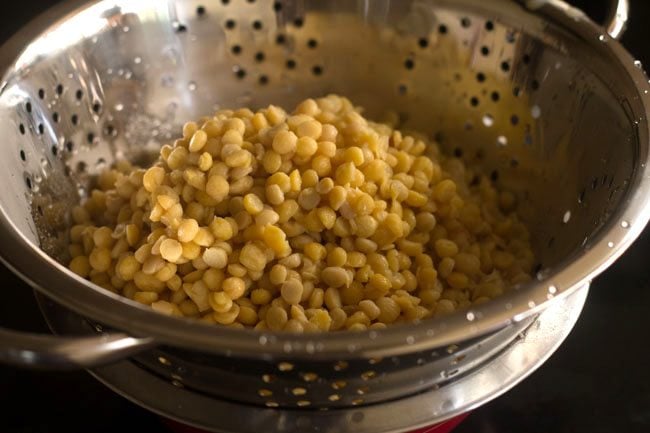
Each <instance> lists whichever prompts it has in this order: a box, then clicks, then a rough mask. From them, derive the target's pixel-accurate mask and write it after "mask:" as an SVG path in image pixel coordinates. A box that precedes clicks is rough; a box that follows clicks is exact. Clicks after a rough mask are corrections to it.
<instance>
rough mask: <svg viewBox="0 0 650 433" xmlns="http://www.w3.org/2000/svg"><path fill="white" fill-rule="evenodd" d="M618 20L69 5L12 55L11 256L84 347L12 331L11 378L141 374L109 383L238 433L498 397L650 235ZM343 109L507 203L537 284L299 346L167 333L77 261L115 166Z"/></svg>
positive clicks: (4, 54) (50, 15)
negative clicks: (503, 193)
mask: <svg viewBox="0 0 650 433" xmlns="http://www.w3.org/2000/svg"><path fill="white" fill-rule="evenodd" d="M626 6H627V2H626V1H623V0H621V1H619V4H618V6H617V7H616V8H615V10H614V14H613V19H612V23H611V24H610V26H609V28H608V30H605V29H603V28H601V27H600V26H598V25H596V24H594V23H593V22H591V21H590V20H589V19H588V18H587V17H585V16H584V15H583V14H582V13H581V12H579V11H577V10H575V9H573V8H571V7H569V6H568V5H566V4H565V3H564V2H562V1H560V0H547V1H511V0H482V1H476V0H408V1H406V0H405V1H391V0H357V1H351V0H330V1H315V0H314V1H307V0H285V1H275V2H274V1H271V0H230V1H227V0H220V1H217V0H202V1H198V0H177V1H173V0H169V1H146V0H128V1H127V0H104V1H97V2H92V3H89V4H83V5H82V2H79V1H68V2H65V3H63V4H62V5H60V6H59V7H58V8H56V9H53V10H51V11H49V12H47V13H46V14H44V15H43V16H42V17H41V18H39V19H38V20H36V21H34V22H33V23H32V24H30V25H29V26H28V27H26V28H25V29H24V30H23V31H22V32H21V33H19V34H18V35H17V36H16V37H15V38H14V39H13V40H12V41H10V42H9V43H8V44H7V45H6V46H5V47H3V49H2V51H1V52H0V62H2V66H3V68H4V69H6V73H5V75H4V79H3V82H2V85H1V87H0V128H1V130H2V131H3V132H4V148H3V158H2V159H1V160H0V179H2V181H3V188H2V189H0V254H1V255H2V259H3V261H4V262H5V264H7V265H8V266H9V267H10V268H12V269H13V270H14V271H15V272H17V273H18V274H20V275H21V276H22V277H23V278H24V279H25V280H26V281H27V282H29V283H30V284H31V285H32V286H33V287H34V288H36V289H37V290H38V291H39V292H40V293H41V295H39V296H40V299H41V304H42V306H43V310H44V313H45V315H46V317H47V318H48V320H49V321H50V323H51V326H52V328H53V329H54V330H56V331H57V332H60V333H62V334H88V335H84V336H81V337H65V338H64V337H46V336H34V335H24V334H20V333H16V332H12V331H8V330H3V331H0V358H1V359H3V360H5V361H8V362H14V363H19V364H23V365H32V366H44V367H50V368H52V367H71V366H84V367H92V366H96V365H99V364H105V363H109V362H112V361H115V360H117V359H123V358H127V357H129V360H128V361H123V362H121V363H119V364H116V365H115V366H111V367H103V368H101V369H98V370H95V374H97V375H98V377H100V378H101V379H102V380H104V381H105V382H107V383H108V384H109V385H110V386H112V387H113V388H115V389H116V390H118V391H120V392H123V393H124V394H125V395H127V396H129V397H130V398H132V399H134V400H136V401H138V402H139V403H141V404H143V405H145V406H147V407H150V408H151V409H153V410H156V411H158V412H161V413H164V414H166V415H168V416H172V417H175V418H178V419H180V420H182V421H185V422H189V423H193V424H196V425H200V426H202V427H206V428H210V429H212V430H215V431H224V432H230V431H245V432H257V431H260V429H261V426H271V427H270V428H271V430H273V429H275V430H277V431H296V430H299V431H325V432H329V431H331V432H334V431H345V430H348V429H350V428H353V429H354V431H356V432H366V431H367V432H388V431H391V432H393V431H395V432H398V431H404V430H405V429H407V428H410V427H415V426H418V425H424V424H426V423H433V422H437V421H441V420H443V419H445V418H447V417H449V416H452V415H453V414H456V413H459V412H462V411H464V410H468V409H470V408H471V407H474V406H476V405H478V404H480V403H482V402H484V401H486V400H488V399H490V398H493V397H495V396H496V395H498V394H500V393H501V392H503V391H505V390H506V389H508V388H509V387H511V386H513V385H514V384H515V383H516V382H517V381H519V380H521V379H522V378H523V377H525V375H526V374H528V373H530V372H531V371H532V370H533V369H534V368H536V367H537V366H538V365H539V364H540V363H541V362H543V361H544V360H545V359H546V358H547V357H548V356H549V355H550V353H552V351H553V350H554V349H555V348H556V347H557V345H558V344H559V343H560V342H561V341H562V340H563V338H564V336H566V334H567V333H568V331H569V330H570V329H571V327H572V326H573V323H574V322H575V319H576V318H577V315H578V313H579V311H580V309H581V307H582V304H583V302H584V297H585V295H586V290H587V287H588V285H589V282H590V280H591V279H592V278H593V277H595V276H596V275H597V274H598V273H600V272H602V271H603V270H604V269H605V268H606V267H607V266H608V265H609V264H611V263H612V262H613V261H614V260H615V259H616V258H617V257H618V256H620V254H622V253H623V251H624V250H625V249H626V248H627V247H628V246H629V245H630V244H631V242H632V241H633V240H634V239H635V238H636V237H637V236H638V234H639V233H640V232H641V230H642V229H643V227H644V226H645V225H646V222H647V220H648V218H649V217H650V215H649V211H650V206H649V203H650V196H649V194H648V189H649V188H650V170H649V169H648V167H647V166H646V163H647V161H648V158H649V155H648V147H649V143H650V135H649V127H648V123H647V113H648V104H649V102H650V99H649V96H648V91H649V89H650V87H649V86H648V80H647V78H646V76H645V74H644V73H643V71H642V69H641V65H640V64H639V63H638V62H635V61H634V60H633V59H632V57H630V56H629V55H628V54H627V53H626V52H625V50H624V49H623V48H622V47H621V46H620V45H619V44H618V43H617V42H616V41H615V40H614V39H615V37H616V36H617V35H618V34H619V33H620V32H621V31H622V27H623V24H624V22H625V17H626V13H627V8H626ZM23 47H26V48H24V50H22V51H21V49H22V48H23ZM330 92H334V93H339V94H342V95H345V96H348V97H350V98H351V99H352V100H353V101H354V102H355V103H356V104H358V105H361V106H364V107H365V108H366V115H367V116H369V117H371V118H374V119H377V120H381V119H382V116H385V115H386V113H387V112H388V111H396V112H397V113H398V115H399V119H400V124H401V128H404V129H413V130H417V131H421V132H423V133H426V134H429V135H430V136H431V137H433V138H435V139H436V140H437V141H438V142H439V143H441V145H442V146H443V147H444V148H445V149H446V150H447V151H448V152H450V153H454V154H455V155H456V156H459V157H462V158H463V159H464V160H465V161H466V163H467V164H469V165H476V166H479V167H481V170H483V171H484V172H485V173H489V174H490V176H491V178H492V180H493V182H495V183H496V184H498V185H500V186H501V187H503V188H507V189H509V190H512V191H513V192H515V193H516V194H517V196H518V200H519V202H520V204H521V205H520V209H521V214H522V216H523V217H524V219H525V220H526V222H527V223H528V225H529V227H530V230H531V233H532V235H533V238H534V243H535V250H536V254H537V257H538V259H539V266H538V272H537V278H536V279H535V281H534V282H533V283H530V284H528V285H525V286H521V287H517V288H515V289H514V290H512V291H510V292H509V293H507V294H506V295H504V296H503V297H501V298H499V299H497V300H494V301H492V302H489V303H487V304H484V305H481V306H479V307H476V308H473V309H472V310H470V311H464V312H459V313H456V314H454V315H452V316H449V317H446V318H444V319H435V320H431V321H426V322H423V323H420V324H415V325H403V326H395V327H393V328H389V329H387V330H382V331H369V332H364V333H336V334H328V335H304V336H295V335H285V334H273V333H257V332H252V331H241V330H233V329H226V328H220V327H214V326H206V325H202V324H199V323H194V322H192V321H189V320H181V319H176V318H170V317H166V316H163V315H159V314H157V313H154V312H153V311H150V310H149V309H148V308H144V307H142V306H140V305H137V304H135V303H133V302H130V301H128V300H125V299H122V298H120V297H118V296H116V295H114V294H112V293H109V292H107V291H105V290H103V289H101V288H99V287H96V286H94V285H92V284H91V283H89V282H88V281H85V280H83V279H80V278H78V277H76V276H75V275H73V274H72V273H70V272H69V271H67V269H66V268H65V266H64V265H62V264H61V261H62V260H63V259H64V256H63V254H62V251H64V250H65V239H63V238H62V237H61V236H60V235H59V233H61V232H62V231H63V229H64V228H65V227H66V223H67V218H66V215H67V210H68V209H69V208H70V206H71V205H72V204H73V203H75V202H77V201H78V200H79V197H80V196H83V195H84V193H85V192H86V191H87V187H88V183H89V180H90V179H91V178H92V175H93V174H96V173H97V172H98V171H100V170H101V169H103V168H104V167H106V166H107V165H110V164H111V163H112V162H113V161H115V159H116V158H122V157H127V158H131V159H139V158H142V157H143V155H146V154H147V153H148V152H149V151H151V150H154V149H156V148H158V147H159V146H160V145H161V144H163V143H165V142H167V141H169V140H171V139H172V138H173V137H174V135H176V134H178V131H180V125H181V124H182V123H183V122H184V121H186V120H189V119H192V118H197V117H199V116H201V115H203V114H205V113H209V112H211V111H212V110H214V109H216V108H218V107H234V106H251V107H260V106H263V105H266V104H269V103H274V104H281V105H284V106H286V107H290V106H291V105H293V104H295V103H296V102H297V101H299V100H301V99H303V98H305V97H309V96H319V95H323V94H326V93H330ZM43 296H44V297H43ZM107 330H109V331H107ZM125 333H128V335H126V334H125ZM97 334H99V335H97ZM334 409H336V410H334Z"/></svg>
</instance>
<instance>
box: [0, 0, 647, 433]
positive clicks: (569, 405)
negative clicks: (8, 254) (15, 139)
mask: <svg viewBox="0 0 650 433" xmlns="http://www.w3.org/2000/svg"><path fill="white" fill-rule="evenodd" d="M206 1H208V0H206ZM209 1H216V0H209ZM631 2H632V11H633V14H632V19H631V23H630V27H629V30H628V32H627V34H626V36H625V38H624V43H625V45H626V46H627V47H628V49H629V50H630V51H631V52H632V53H634V54H635V55H636V56H637V58H639V59H641V60H643V61H644V64H649V63H648V61H650V48H648V46H647V44H648V39H650V38H649V36H650V34H649V33H648V30H647V27H646V26H647V24H646V23H647V22H648V19H649V18H650V2H648V1H647V0H631ZM54 3H56V1H53V0H24V1H23V2H21V3H20V5H23V6H18V5H17V4H16V3H13V2H12V3H11V4H12V5H13V6H12V7H10V8H7V9H3V12H2V14H0V23H1V24H2V25H1V26H0V40H1V41H3V40H5V39H6V38H7V37H8V36H9V35H11V34H12V33H13V32H14V31H16V30H17V29H18V28H19V27H20V26H21V25H23V24H24V23H25V22H26V21H28V20H29V18H30V17H32V16H33V15H34V14H36V13H38V11H39V10H42V9H44V8H45V7H47V6H48V5H51V4H54ZM574 3H577V4H580V5H581V6H583V7H587V8H588V9H589V10H590V12H591V13H593V14H594V15H595V16H599V15H602V14H603V12H602V11H603V4H604V3H606V2H604V1H588V0H584V1H581V2H578V1H576V2H574ZM8 5H9V4H5V3H3V6H5V7H8ZM649 253H650V232H649V231H646V233H645V234H644V235H643V236H642V237H641V239H639V241H637V243H636V244H635V245H634V246H633V247H632V248H631V250H630V251H628V252H627V253H626V254H625V256H624V257H623V258H622V259H621V260H619V261H618V262H617V263H616V264H615V265H614V266H613V267H612V268H611V269H610V270H608V271H607V272H606V273H605V274H604V275H603V276H602V277H600V278H599V279H597V280H596V282H595V283H594V285H593V288H592V290H591V294H590V295H589V299H588V301H587V305H586V307H585V310H584V313H583V314H582V316H581V318H580V320H579V322H578V324H577V326H576V327H575V329H574V331H573V332H572V333H571V335H570V336H569V338H568V339H567V341H566V342H565V343H564V344H563V345H562V346H561V348H560V349H559V350H558V351H557V352H556V353H555V354H554V355H553V357H552V358H551V359H550V360H549V361H548V362H547V363H546V364H544V365H543V366H542V367H541V368H540V369H539V370H538V371H537V372H535V373H533V375H532V376H531V377H529V378H528V379H526V380H525V381H524V382H522V383H521V384H520V385H518V386H517V387H516V388H515V389H513V390H512V391H510V392H508V393H507V394H506V395H504V396H503V397H501V398H499V399H497V400H495V401H493V402H491V403H489V404H487V405H485V406H483V407H481V408H480V409H478V410H476V411H474V412H473V413H472V414H471V415H470V416H469V418H468V419H467V420H466V421H465V422H464V423H463V424H462V425H461V426H460V427H459V428H458V429H457V430H456V431H455V433H565V432H566V433H574V432H578V433H582V432H585V433H601V432H602V433H615V432H621V433H637V432H638V433H648V432H650V355H649V352H648V350H647V342H646V340H645V336H646V335H647V330H648V329H650V313H649V312H648V310H649V307H650V274H649V272H648V266H647V262H646V260H647V254H649ZM0 281H2V286H1V290H2V292H3V294H2V296H0V324H2V325H6V326H11V327H15V328H19V329H25V330H31V331H43V332H45V331H46V330H47V328H46V326H45V324H44V322H43V320H42V318H41V317H40V314H39V312H38V310H37V308H36V306H35V303H34V299H33V295H32V293H31V291H30V289H29V288H28V287H27V286H25V285H24V284H23V283H21V281H19V280H18V278H16V277H14V276H13V275H12V274H11V273H10V272H9V271H8V270H6V269H4V268H2V267H0ZM0 415H1V417H0V433H28V432H29V433H31V432H39V433H40V432H52V433H59V432H61V433H82V432H83V433H86V432H93V433H109V432H111V433H112V432H121V431H132V430H134V431H138V432H140V433H154V432H156V433H157V432H164V431H166V430H165V427H164V426H163V425H162V424H161V423H160V421H159V420H158V418H157V417H155V416H153V415H151V414H149V413H148V412H146V411H144V410H142V409H140V408H138V407H136V406H135V405H133V404H131V403H129V402H127V401H126V400H124V399H122V398H121V397H118V396H117V395H115V394H114V393H113V392H111V391H110V390H108V389H107V388H105V387H104V386H103V385H101V384H99V383H98V382H97V381H95V380H94V379H93V378H92V377H90V376H89V375H88V374H87V373H85V372H73V373H60V372H58V373H48V372H34V371H25V370H18V369H14V368H10V367H3V366H0Z"/></svg>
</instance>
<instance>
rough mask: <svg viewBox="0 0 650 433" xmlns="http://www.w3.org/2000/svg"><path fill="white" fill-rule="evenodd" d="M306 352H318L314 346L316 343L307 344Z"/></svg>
mask: <svg viewBox="0 0 650 433" xmlns="http://www.w3.org/2000/svg"><path fill="white" fill-rule="evenodd" d="M305 350H306V351H307V353H314V352H315V351H316V346H314V343H312V342H309V343H307V344H305Z"/></svg>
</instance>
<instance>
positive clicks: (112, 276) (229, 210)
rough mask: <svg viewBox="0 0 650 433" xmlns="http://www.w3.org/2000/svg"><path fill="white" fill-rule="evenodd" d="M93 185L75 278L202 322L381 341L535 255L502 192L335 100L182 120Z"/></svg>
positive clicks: (428, 146)
mask: <svg viewBox="0 0 650 433" xmlns="http://www.w3.org/2000/svg"><path fill="white" fill-rule="evenodd" d="M97 185H98V188H97V189H95V190H93V191H92V193H91V194H90V195H89V198H88V199H87V200H86V201H85V202H84V203H82V204H81V205H79V206H77V207H75V208H74V209H72V211H71V217H72V221H73V222H74V224H75V225H73V226H72V227H71V229H70V236H69V238H70V242H71V244H70V247H69V251H70V258H71V260H70V262H69V268H70V270H72V271H73V272H75V273H76V274H78V275H79V276H81V277H83V278H88V279H89V280H91V281H92V282H94V283H95V284H98V285H100V286H102V287H105V288H108V289H110V290H113V291H115V292H118V293H120V294H122V295H123V296H126V297H128V298H130V299H132V300H135V301H136V302H140V303H142V304H146V305H150V306H151V307H152V308H153V309H154V310H155V311H158V312H160V313H162V314H168V315H171V316H186V317H194V318H196V319H199V320H201V321H202V322H205V323H212V324H221V325H227V326H234V327H247V328H252V329H260V330H272V331H283V330H284V331H288V332H298V333H302V332H317V331H338V330H346V329H347V330H365V329H380V328H383V327H385V326H386V325H389V324H392V323H401V322H413V321H418V320H422V319H426V318H428V317H435V316H440V315H445V314H449V313H452V312H454V311H457V310H459V309H462V308H467V307H468V306H471V305H473V304H481V303H483V302H486V301H488V300H489V299H491V298H493V297H495V296H499V295H500V294H502V293H503V292H504V291H506V290H508V288H510V287H511V286H513V285H514V284H519V283H523V282H526V281H528V280H529V279H530V274H531V272H532V268H533V263H534V259H535V258H534V255H533V253H532V250H531V247H530V242H529V234H528V231H527V229H526V227H525V226H524V225H523V224H522V223H521V222H520V220H519V218H518V216H517V213H516V210H517V200H516V197H515V196H514V195H513V194H512V193H510V192H507V191H498V190H497V189H496V187H495V186H494V185H493V183H492V182H491V181H490V179H489V178H487V177H486V176H484V175H482V174H481V173H479V172H477V171H475V170H473V169H472V168H470V167H466V166H465V165H464V164H463V162H462V161H461V160H459V159H457V158H451V157H447V156H445V155H443V154H442V153H441V152H440V150H439V149H438V146H437V144H436V143H435V142H431V141H428V140H426V139H425V138H421V137H418V136H410V135H406V134H404V133H402V132H400V131H399V130H396V129H393V128H392V127H390V126H388V125H384V124H379V123H374V122H372V121H370V120H367V119H365V118H364V117H363V116H362V115H361V111H360V109H358V108H356V107H355V106H353V105H352V103H351V102H350V101H349V100H348V99H346V98H343V97H340V96H336V95H329V96H327V97H324V98H320V99H308V100H306V101H304V102H302V103H301V104H299V105H298V106H297V108H296V110H295V111H294V112H293V113H289V112H286V111H284V110H283V109H281V108H279V107H275V106H269V107H268V108H265V109H261V110H258V111H257V112H255V113H253V112H252V111H250V110H248V109H242V110H236V111H232V110H222V111H219V112H217V113H216V114H215V115H214V116H213V117H209V118H204V119H202V121H201V122H189V123H187V124H185V125H184V127H183V131H182V138H181V139H179V140H176V141H175V142H174V143H173V144H170V145H165V146H163V148H162V149H161V151H160V157H159V158H158V160H157V161H156V162H155V163H154V164H153V166H151V167H149V168H147V169H143V168H139V167H135V166H133V165H131V164H129V163H125V162H121V163H119V164H116V166H115V167H114V168H112V169H109V170H107V171H105V172H103V173H101V174H100V175H99V178H98V183H97Z"/></svg>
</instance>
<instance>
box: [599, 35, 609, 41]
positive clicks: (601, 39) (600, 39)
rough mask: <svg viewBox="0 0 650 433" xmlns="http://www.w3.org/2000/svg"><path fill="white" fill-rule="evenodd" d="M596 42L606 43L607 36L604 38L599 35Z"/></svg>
mask: <svg viewBox="0 0 650 433" xmlns="http://www.w3.org/2000/svg"><path fill="white" fill-rule="evenodd" d="M598 40H599V41H600V42H606V41H607V36H605V35H599V36H598Z"/></svg>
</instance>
